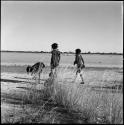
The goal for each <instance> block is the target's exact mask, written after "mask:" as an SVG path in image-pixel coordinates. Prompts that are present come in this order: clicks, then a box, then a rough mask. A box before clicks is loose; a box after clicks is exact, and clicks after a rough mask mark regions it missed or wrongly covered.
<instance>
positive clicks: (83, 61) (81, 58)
mask: <svg viewBox="0 0 124 125" xmlns="http://www.w3.org/2000/svg"><path fill="white" fill-rule="evenodd" d="M81 60H82V62H83V65H84V59H83V57H82V56H81Z"/></svg>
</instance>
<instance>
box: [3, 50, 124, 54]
mask: <svg viewBox="0 0 124 125" xmlns="http://www.w3.org/2000/svg"><path fill="white" fill-rule="evenodd" d="M1 52H18V53H51V52H47V51H10V50H2V51H1ZM61 53H63V54H75V53H74V52H61ZM82 54H100V55H123V53H116V52H110V53H105V52H82Z"/></svg>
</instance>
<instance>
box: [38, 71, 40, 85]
mask: <svg viewBox="0 0 124 125" xmlns="http://www.w3.org/2000/svg"><path fill="white" fill-rule="evenodd" d="M38 83H39V84H40V73H39V74H38Z"/></svg>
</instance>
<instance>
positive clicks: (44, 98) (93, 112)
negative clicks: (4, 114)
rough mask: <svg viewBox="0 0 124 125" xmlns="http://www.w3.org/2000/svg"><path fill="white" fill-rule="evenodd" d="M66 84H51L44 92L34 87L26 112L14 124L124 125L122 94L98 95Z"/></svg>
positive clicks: (25, 101)
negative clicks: (102, 124) (79, 124)
mask: <svg viewBox="0 0 124 125" xmlns="http://www.w3.org/2000/svg"><path fill="white" fill-rule="evenodd" d="M61 76H62V74H61ZM62 82H63V84H60V81H59V78H58V79H57V78H56V79H53V80H48V81H47V82H46V84H48V85H49V84H50V86H48V87H45V88H44V89H42V90H40V91H38V90H37V89H36V84H35V85H33V86H32V87H31V90H30V91H28V92H26V94H25V95H24V96H23V103H22V107H23V112H21V113H20V115H18V118H17V119H16V120H14V121H13V122H19V123H82V124H83V123H97V124H101V123H104V124H107V123H108V124H123V95H122V93H111V92H103V91H99V92H97V91H92V90H91V88H89V87H87V86H86V85H85V84H84V85H81V86H80V85H76V84H75V83H74V84H73V83H69V84H71V85H69V84H68V83H66V84H64V81H61V83H62ZM27 104H28V105H27ZM29 106H31V107H33V108H29Z"/></svg>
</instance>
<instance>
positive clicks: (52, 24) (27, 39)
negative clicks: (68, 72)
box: [1, 1, 123, 53]
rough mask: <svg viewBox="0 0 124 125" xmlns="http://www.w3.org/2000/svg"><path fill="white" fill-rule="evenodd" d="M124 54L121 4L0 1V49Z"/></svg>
mask: <svg viewBox="0 0 124 125" xmlns="http://www.w3.org/2000/svg"><path fill="white" fill-rule="evenodd" d="M52 43H58V45H59V48H58V49H59V50H60V51H62V52H65V51H66V52H68V51H72V52H73V51H75V49H77V48H80V49H81V51H82V52H89V51H90V52H119V53H120V52H121V53H122V52H123V3H122V1H109V2H108V1H1V50H12V51H51V44H52Z"/></svg>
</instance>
